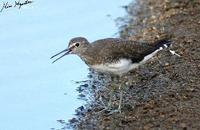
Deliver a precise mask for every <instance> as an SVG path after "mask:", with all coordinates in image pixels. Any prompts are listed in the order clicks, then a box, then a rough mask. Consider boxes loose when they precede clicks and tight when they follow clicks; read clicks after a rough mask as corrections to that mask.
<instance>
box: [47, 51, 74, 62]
mask: <svg viewBox="0 0 200 130" xmlns="http://www.w3.org/2000/svg"><path fill="white" fill-rule="evenodd" d="M70 52H71V49H65V50H63V51H61V52H59V53H57V54H55V55H54V56H52V57H51V58H50V59H52V58H54V57H56V56H58V55H60V54H62V53H64V54H63V55H61V56H60V57H58V58H57V59H55V60H54V61H53V62H52V63H54V62H56V61H57V60H59V59H61V58H62V57H64V56H66V55H68V54H69V53H70Z"/></svg>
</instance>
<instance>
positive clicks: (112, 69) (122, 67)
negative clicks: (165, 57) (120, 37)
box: [91, 48, 162, 75]
mask: <svg viewBox="0 0 200 130" xmlns="http://www.w3.org/2000/svg"><path fill="white" fill-rule="evenodd" d="M160 50H162V48H160V49H158V50H156V51H154V52H153V53H151V54H149V55H147V56H145V57H144V59H143V60H142V61H140V62H139V63H132V61H131V60H129V59H120V60H119V61H118V62H116V63H105V64H99V65H93V66H91V68H93V69H94V70H96V71H99V72H103V73H111V74H116V75H123V74H125V73H127V72H129V71H130V70H132V69H135V68H137V67H138V66H139V65H141V64H143V63H145V62H146V61H147V60H149V59H150V58H152V57H153V56H154V55H155V54H156V53H157V52H158V51H160Z"/></svg>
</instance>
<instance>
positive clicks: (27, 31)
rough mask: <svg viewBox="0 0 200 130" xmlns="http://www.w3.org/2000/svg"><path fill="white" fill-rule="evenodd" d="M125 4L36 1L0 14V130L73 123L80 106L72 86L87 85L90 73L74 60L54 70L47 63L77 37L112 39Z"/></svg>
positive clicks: (113, 1) (41, 129)
mask: <svg viewBox="0 0 200 130" xmlns="http://www.w3.org/2000/svg"><path fill="white" fill-rule="evenodd" d="M4 2H6V1H4ZM8 2H10V3H14V1H13V0H8ZM22 2H23V1H22ZM129 2H130V0H127V1H124V0H109V1H107V0H102V1H101V2H100V1H99V2H97V1H94V0H85V1H83V0H73V1H72V0H69V1H66V0H61V1H48V0H35V1H34V2H33V3H32V4H29V5H25V6H22V8H21V9H20V10H19V9H17V8H9V9H7V10H3V11H2V12H0V30H1V35H0V45H1V51H0V103H1V108H0V129H2V130H45V129H47V130H48V129H50V128H60V124H59V123H57V121H56V120H58V119H65V120H68V119H70V118H72V117H73V114H74V113H75V112H74V111H75V109H76V108H77V107H79V106H81V104H82V103H83V102H82V101H81V100H78V99H77V95H78V92H77V91H76V88H77V87H78V85H77V84H75V81H81V80H86V79H87V74H88V67H87V66H86V65H85V64H84V63H83V62H82V61H81V60H80V59H79V58H78V57H77V56H68V57H65V58H63V59H62V60H60V61H58V62H56V63H55V64H51V60H50V59H49V58H50V57H51V56H52V55H54V54H55V53H57V52H59V51H60V50H63V49H65V48H66V47H67V44H68V41H69V40H70V38H72V37H75V36H84V37H87V38H88V40H89V41H94V40H96V39H101V38H105V37H113V35H114V34H115V33H116V32H117V30H118V29H117V27H116V26H115V23H114V21H113V19H114V18H116V17H118V16H123V15H124V14H125V11H124V10H123V9H122V8H121V7H120V6H121V5H127V4H128V3H129ZM2 4H3V1H1V2H0V6H2ZM108 14H109V15H111V17H112V18H113V19H112V18H110V17H107V16H106V15H108ZM114 37H116V35H115V36H114Z"/></svg>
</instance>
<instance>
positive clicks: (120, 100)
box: [118, 83, 123, 113]
mask: <svg viewBox="0 0 200 130" xmlns="http://www.w3.org/2000/svg"><path fill="white" fill-rule="evenodd" d="M119 91H120V98H119V106H118V111H119V112H120V113H121V105H122V99H123V90H122V83H120V85H119Z"/></svg>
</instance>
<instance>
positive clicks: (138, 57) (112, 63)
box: [51, 37, 171, 112]
mask: <svg viewBox="0 0 200 130" xmlns="http://www.w3.org/2000/svg"><path fill="white" fill-rule="evenodd" d="M170 45H171V41H170V40H168V39H161V40H158V41H156V42H154V43H153V44H149V43H146V42H138V41H133V40H126V39H121V38H105V39H100V40H96V41H94V42H91V43H90V42H89V41H88V40H87V39H86V38H85V37H75V38H72V39H71V40H70V41H69V43H68V47H67V48H66V49H64V50H63V51H61V52H59V53H57V54H55V55H53V56H52V57H51V59H53V58H54V57H57V56H59V55H60V54H63V55H61V56H60V57H58V58H57V59H55V60H54V61H53V62H52V63H54V62H56V61H57V60H59V59H61V58H62V57H64V56H66V55H69V54H75V55H78V56H79V57H80V58H81V59H82V60H83V61H84V62H85V63H86V64H87V65H88V66H89V68H92V69H93V70H95V71H97V72H101V73H105V74H109V75H111V77H120V78H121V77H123V76H124V75H126V74H127V73H128V72H129V71H131V70H133V69H136V68H138V67H139V66H140V65H142V64H144V63H146V62H147V61H148V60H149V59H151V58H152V57H153V56H154V55H155V54H156V53H158V52H159V51H161V50H162V49H164V48H168V47H169V46H170ZM111 79H113V78H111ZM123 85H124V82H123V83H120V85H119V89H120V99H119V106H118V109H117V110H118V111H120V112H121V104H122V98H123V92H122V91H121V89H122V87H123ZM110 97H112V93H111V95H110ZM111 100H112V99H111V98H110V100H109V106H110V104H111Z"/></svg>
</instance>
